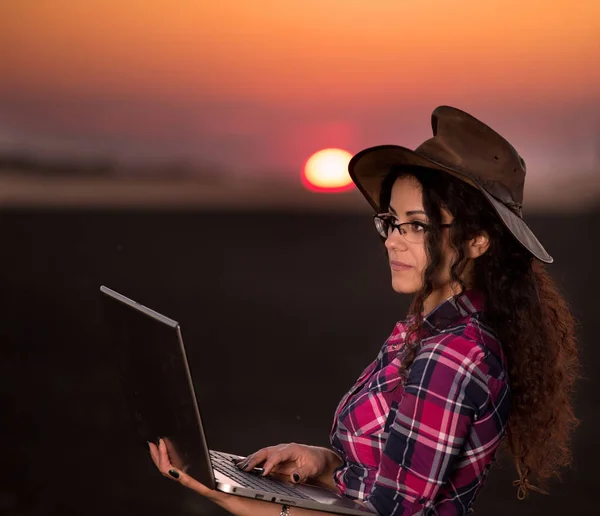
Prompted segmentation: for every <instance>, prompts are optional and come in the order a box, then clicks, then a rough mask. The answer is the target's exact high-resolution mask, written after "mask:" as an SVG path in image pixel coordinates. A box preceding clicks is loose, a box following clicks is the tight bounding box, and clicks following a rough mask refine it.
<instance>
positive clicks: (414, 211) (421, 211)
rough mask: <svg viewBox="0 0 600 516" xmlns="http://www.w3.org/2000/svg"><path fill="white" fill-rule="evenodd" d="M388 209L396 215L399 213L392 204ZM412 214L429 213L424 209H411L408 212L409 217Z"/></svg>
mask: <svg viewBox="0 0 600 516" xmlns="http://www.w3.org/2000/svg"><path fill="white" fill-rule="evenodd" d="M388 209H389V210H390V212H391V213H393V214H394V215H396V216H397V215H398V213H397V212H396V210H395V209H394V207H393V206H392V205H391V204H390V205H389V206H388ZM411 215H427V213H425V212H424V211H423V210H411V211H407V212H406V216H407V217H410V216H411Z"/></svg>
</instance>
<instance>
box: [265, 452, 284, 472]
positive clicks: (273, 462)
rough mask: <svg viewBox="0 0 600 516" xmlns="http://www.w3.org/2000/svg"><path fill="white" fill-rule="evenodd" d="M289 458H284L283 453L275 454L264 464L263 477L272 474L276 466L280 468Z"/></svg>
mask: <svg viewBox="0 0 600 516" xmlns="http://www.w3.org/2000/svg"><path fill="white" fill-rule="evenodd" d="M288 458H289V457H286V456H284V455H283V454H282V453H281V452H275V453H273V454H271V455H270V456H269V458H268V459H267V460H266V461H265V463H264V464H263V470H264V471H263V475H264V476H266V475H268V474H269V473H271V471H272V470H273V468H274V467H275V466H278V465H279V464H281V463H283V462H287V460H288Z"/></svg>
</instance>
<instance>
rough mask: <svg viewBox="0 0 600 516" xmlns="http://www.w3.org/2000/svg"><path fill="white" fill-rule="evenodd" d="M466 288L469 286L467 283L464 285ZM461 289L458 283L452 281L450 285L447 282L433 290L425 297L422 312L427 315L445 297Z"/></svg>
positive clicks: (444, 299) (457, 292)
mask: <svg viewBox="0 0 600 516" xmlns="http://www.w3.org/2000/svg"><path fill="white" fill-rule="evenodd" d="M465 286H466V288H469V285H468V284H467V285H465ZM460 291H461V288H460V285H459V284H458V283H454V284H452V285H450V284H447V285H444V286H443V287H442V288H439V289H436V290H434V291H433V292H432V293H431V294H429V296H428V297H427V299H425V301H424V302H423V312H424V313H425V315H427V314H428V313H429V312H431V311H432V310H433V309H434V308H435V307H436V306H438V305H439V304H441V303H443V302H444V301H446V299H448V298H450V297H452V296H455V295H456V294H459V293H460Z"/></svg>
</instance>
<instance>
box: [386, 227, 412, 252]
mask: <svg viewBox="0 0 600 516" xmlns="http://www.w3.org/2000/svg"><path fill="white" fill-rule="evenodd" d="M385 247H386V248H387V250H388V251H396V250H400V251H406V249H408V242H407V241H406V239H405V238H404V237H403V236H402V235H401V234H400V230H399V229H397V228H396V229H394V231H392V234H391V235H390V236H388V237H387V238H386V240H385Z"/></svg>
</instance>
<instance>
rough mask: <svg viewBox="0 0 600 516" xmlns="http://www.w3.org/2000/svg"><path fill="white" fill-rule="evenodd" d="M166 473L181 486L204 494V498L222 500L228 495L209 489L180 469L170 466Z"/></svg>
mask: <svg viewBox="0 0 600 516" xmlns="http://www.w3.org/2000/svg"><path fill="white" fill-rule="evenodd" d="M168 475H169V477H170V478H172V479H173V480H175V481H176V482H178V483H179V484H181V485H182V486H184V487H187V488H188V489H191V490H192V491H195V492H196V493H198V494H200V495H202V496H205V497H206V498H208V499H210V500H212V501H214V502H218V501H222V500H223V499H225V498H227V497H228V496H230V495H228V494H226V493H221V492H219V491H215V490H213V489H210V488H209V487H206V486H205V485H204V484H202V483H201V482H198V481H197V480H196V479H195V478H193V477H191V476H189V475H188V474H187V473H185V472H184V471H182V470H180V469H177V468H173V467H172V468H171V469H169V471H168Z"/></svg>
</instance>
